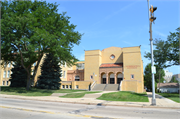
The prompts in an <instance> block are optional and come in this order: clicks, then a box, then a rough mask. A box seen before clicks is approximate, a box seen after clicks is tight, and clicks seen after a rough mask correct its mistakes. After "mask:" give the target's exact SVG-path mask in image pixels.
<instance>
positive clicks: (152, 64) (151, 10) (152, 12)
mask: <svg viewBox="0 0 180 119" xmlns="http://www.w3.org/2000/svg"><path fill="white" fill-rule="evenodd" d="M156 9H157V7H153V6H152V5H151V8H150V9H149V0H148V10H149V11H150V12H151V14H150V16H149V17H150V18H149V21H150V30H149V33H150V39H149V40H150V44H151V73H152V105H156V99H155V81H154V74H155V73H156V68H155V66H154V59H153V39H152V22H154V20H156V17H154V11H155V10H156Z"/></svg>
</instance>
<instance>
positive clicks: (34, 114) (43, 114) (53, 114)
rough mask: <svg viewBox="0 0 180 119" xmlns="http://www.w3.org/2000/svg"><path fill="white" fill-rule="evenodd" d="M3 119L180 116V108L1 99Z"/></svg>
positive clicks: (174, 118) (162, 118) (153, 118)
mask: <svg viewBox="0 0 180 119" xmlns="http://www.w3.org/2000/svg"><path fill="white" fill-rule="evenodd" d="M0 115H1V116H0V118H2V119H41V118H43V119H103V118H104V119H112V118H118V119H180V109H161V108H139V107H120V106H101V105H84V104H71V103H59V102H45V101H34V100H21V99H10V98H0Z"/></svg>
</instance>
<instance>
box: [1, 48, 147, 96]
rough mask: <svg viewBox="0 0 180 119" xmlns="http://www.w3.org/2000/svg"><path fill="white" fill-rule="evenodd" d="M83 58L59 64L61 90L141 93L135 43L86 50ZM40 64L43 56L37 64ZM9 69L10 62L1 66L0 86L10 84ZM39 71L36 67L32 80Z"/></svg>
mask: <svg viewBox="0 0 180 119" xmlns="http://www.w3.org/2000/svg"><path fill="white" fill-rule="evenodd" d="M43 57H45V55H44V56H43ZM84 59H85V60H84V61H79V62H77V64H76V65H74V66H72V67H68V66H67V65H66V64H65V65H60V67H61V68H62V76H61V80H62V81H61V87H60V88H61V89H85V90H108V88H109V90H120V91H133V92H137V93H142V92H144V77H143V61H142V58H141V50H140V47H139V46H137V47H124V48H120V47H109V48H105V49H103V50H102V51H101V50H87V51H85V58H84ZM42 63H43V58H42V61H41V62H40V65H41V64H42ZM11 68H12V65H11V63H9V64H7V65H6V66H5V68H2V67H1V77H0V85H1V86H2V85H10V82H9V78H10V74H11ZM32 70H33V67H32ZM32 73H33V72H32ZM40 74H41V71H40V66H39V67H38V70H37V74H36V76H35V82H34V83H36V82H37V80H38V76H39V75H40Z"/></svg>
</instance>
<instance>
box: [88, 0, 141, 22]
mask: <svg viewBox="0 0 180 119" xmlns="http://www.w3.org/2000/svg"><path fill="white" fill-rule="evenodd" d="M136 2H138V1H135V2H133V3H131V4H128V5H126V6H124V7H123V8H121V9H119V10H118V11H115V12H114V13H112V14H109V15H107V16H106V17H105V18H103V19H102V20H100V21H98V22H96V23H95V24H93V25H92V26H97V24H100V23H103V22H105V21H107V20H108V19H110V18H112V17H113V16H115V15H117V14H119V13H120V12H122V11H124V10H126V9H128V8H130V7H131V6H132V5H134V4H135V3H136Z"/></svg>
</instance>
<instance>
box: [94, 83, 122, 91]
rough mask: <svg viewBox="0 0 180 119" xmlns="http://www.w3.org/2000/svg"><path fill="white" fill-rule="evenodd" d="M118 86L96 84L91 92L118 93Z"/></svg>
mask: <svg viewBox="0 0 180 119" xmlns="http://www.w3.org/2000/svg"><path fill="white" fill-rule="evenodd" d="M118 90H119V84H96V85H95V86H94V88H93V89H92V91H118Z"/></svg>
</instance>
